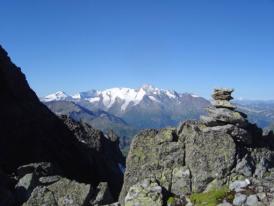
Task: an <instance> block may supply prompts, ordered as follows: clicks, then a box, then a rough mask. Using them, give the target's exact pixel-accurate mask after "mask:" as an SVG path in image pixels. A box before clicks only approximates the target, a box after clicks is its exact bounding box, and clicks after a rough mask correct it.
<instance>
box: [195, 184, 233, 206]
mask: <svg viewBox="0 0 274 206" xmlns="http://www.w3.org/2000/svg"><path fill="white" fill-rule="evenodd" d="M233 198H234V195H233V193H231V191H229V189H228V188H227V187H223V188H220V189H214V190H211V191H209V192H205V193H194V194H192V195H191V196H190V200H191V202H192V203H193V204H194V205H195V206H216V205H218V204H219V203H221V202H222V201H223V200H224V199H226V200H227V201H228V202H230V201H232V200H233Z"/></svg>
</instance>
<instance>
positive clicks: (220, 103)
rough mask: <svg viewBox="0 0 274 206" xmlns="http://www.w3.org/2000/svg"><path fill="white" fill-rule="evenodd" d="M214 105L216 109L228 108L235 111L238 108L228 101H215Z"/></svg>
mask: <svg viewBox="0 0 274 206" xmlns="http://www.w3.org/2000/svg"><path fill="white" fill-rule="evenodd" d="M212 105H213V106H215V107H216V108H227V109H231V110H234V109H236V108H237V107H236V106H234V105H233V104H231V103H230V102H229V101H227V100H215V101H213V103H212Z"/></svg>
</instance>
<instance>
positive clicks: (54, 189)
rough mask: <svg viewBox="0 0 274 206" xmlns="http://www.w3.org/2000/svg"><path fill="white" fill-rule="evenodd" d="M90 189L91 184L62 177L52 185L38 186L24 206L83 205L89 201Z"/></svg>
mask: <svg viewBox="0 0 274 206" xmlns="http://www.w3.org/2000/svg"><path fill="white" fill-rule="evenodd" d="M90 191H91V186H90V185H87V184H83V183H78V182H75V181H73V180H69V179H66V178H61V179H60V180H59V181H57V182H55V183H53V184H51V185H48V186H38V187H36V188H35V189H34V190H33V192H32V193H31V196H30V198H29V199H28V201H27V202H25V203H24V204H23V206H37V205H53V206H55V205H56V206H68V205H73V206H83V205H84V204H85V203H86V202H87V201H89V198H90Z"/></svg>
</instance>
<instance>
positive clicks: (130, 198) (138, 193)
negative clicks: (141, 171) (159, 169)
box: [125, 179, 163, 206]
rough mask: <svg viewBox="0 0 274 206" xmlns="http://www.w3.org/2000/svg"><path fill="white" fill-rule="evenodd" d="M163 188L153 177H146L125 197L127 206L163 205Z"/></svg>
mask: <svg viewBox="0 0 274 206" xmlns="http://www.w3.org/2000/svg"><path fill="white" fill-rule="evenodd" d="M162 198H163V195H162V188H161V187H160V186H159V185H158V184H157V182H156V181H155V180H153V179H145V180H143V181H142V182H141V183H138V184H136V185H134V186H132V187H131V188H130V189H129V192H128V194H127V195H126V198H125V206H151V205H154V206H162V205H163V200H162Z"/></svg>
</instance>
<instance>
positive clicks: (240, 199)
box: [233, 193, 246, 206]
mask: <svg viewBox="0 0 274 206" xmlns="http://www.w3.org/2000/svg"><path fill="white" fill-rule="evenodd" d="M245 201H246V195H244V194H241V193H236V195H235V197H234V200H233V205H236V206H242V205H243V204H244V203H245Z"/></svg>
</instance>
